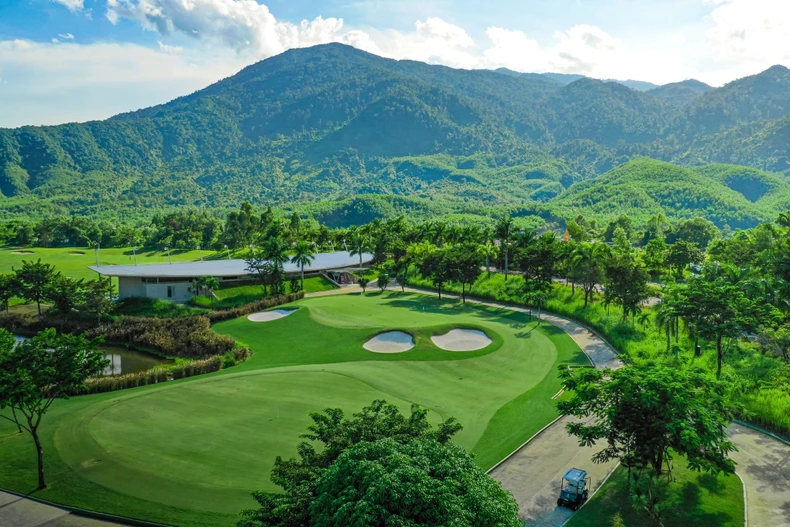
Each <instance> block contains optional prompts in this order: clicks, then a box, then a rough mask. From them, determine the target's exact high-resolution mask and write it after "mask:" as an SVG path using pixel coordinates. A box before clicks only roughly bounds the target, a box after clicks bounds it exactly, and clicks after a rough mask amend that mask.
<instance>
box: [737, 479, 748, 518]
mask: <svg viewBox="0 0 790 527" xmlns="http://www.w3.org/2000/svg"><path fill="white" fill-rule="evenodd" d="M735 475H736V476H738V479H739V480H740V481H741V488H743V527H749V500H747V499H746V483H745V482H744V481H743V478H742V477H741V475H740V474H738V473H737V472H735Z"/></svg>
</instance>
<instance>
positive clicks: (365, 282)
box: [357, 276, 370, 294]
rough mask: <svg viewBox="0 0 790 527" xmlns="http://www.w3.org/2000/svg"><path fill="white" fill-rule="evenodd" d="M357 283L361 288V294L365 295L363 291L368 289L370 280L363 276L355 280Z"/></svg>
mask: <svg viewBox="0 0 790 527" xmlns="http://www.w3.org/2000/svg"><path fill="white" fill-rule="evenodd" d="M357 283H358V284H359V287H361V288H362V294H365V289H366V288H367V287H368V284H369V283H370V280H369V279H367V278H365V277H364V276H360V277H359V278H358V279H357Z"/></svg>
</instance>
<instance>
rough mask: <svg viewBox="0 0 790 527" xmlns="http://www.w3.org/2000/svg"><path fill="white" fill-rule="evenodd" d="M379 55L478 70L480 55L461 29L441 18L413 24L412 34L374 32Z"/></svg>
mask: <svg viewBox="0 0 790 527" xmlns="http://www.w3.org/2000/svg"><path fill="white" fill-rule="evenodd" d="M373 38H374V39H375V40H376V42H377V44H378V47H379V49H380V50H381V54H382V55H383V56H385V57H390V58H394V59H411V60H420V61H423V62H429V63H438V64H444V65H446V66H453V67H457V68H475V67H480V65H481V61H480V55H479V50H477V49H476V48H477V45H476V44H475V41H474V40H473V39H472V37H470V36H469V34H468V33H467V32H466V30H464V29H463V28H461V27H459V26H456V25H454V24H451V23H449V22H447V21H445V20H443V19H441V18H437V17H431V18H427V19H426V20H425V21H422V20H418V21H416V22H415V23H414V31H408V32H401V31H394V30H390V31H384V32H374V34H373Z"/></svg>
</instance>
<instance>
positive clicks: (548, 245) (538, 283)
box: [515, 232, 558, 296]
mask: <svg viewBox="0 0 790 527" xmlns="http://www.w3.org/2000/svg"><path fill="white" fill-rule="evenodd" d="M557 253H558V247H557V238H555V236H554V233H551V232H547V233H545V234H543V235H542V236H541V237H540V238H537V239H536V240H535V241H534V242H533V243H532V244H531V245H529V246H527V247H525V248H523V249H520V250H519V251H518V252H517V253H516V254H515V260H516V263H517V264H518V268H519V270H520V271H521V273H522V275H523V276H524V284H525V290H526V292H527V293H528V294H532V295H538V296H540V295H542V294H544V293H548V292H549V291H551V286H552V281H553V277H554V270H555V265H556V262H557Z"/></svg>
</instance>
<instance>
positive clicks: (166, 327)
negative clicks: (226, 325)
mask: <svg viewBox="0 0 790 527" xmlns="http://www.w3.org/2000/svg"><path fill="white" fill-rule="evenodd" d="M88 335H89V336H91V337H98V336H102V335H103V336H105V338H106V339H107V340H108V341H110V342H122V343H124V344H129V345H132V346H137V347H142V348H147V349H155V350H158V351H160V352H161V353H163V354H165V355H168V356H171V357H184V358H191V359H205V358H208V357H213V356H215V355H222V354H224V353H225V352H227V351H230V350H232V349H233V347H234V346H235V345H236V342H235V341H234V340H233V339H232V338H230V337H227V336H224V335H219V334H217V333H214V332H213V331H212V330H211V323H210V322H209V319H208V318H206V317H202V316H197V317H181V318H152V317H119V318H118V319H117V320H115V321H114V322H112V323H110V324H102V325H101V326H99V327H97V328H93V329H91V330H89V331H88Z"/></svg>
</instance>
